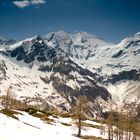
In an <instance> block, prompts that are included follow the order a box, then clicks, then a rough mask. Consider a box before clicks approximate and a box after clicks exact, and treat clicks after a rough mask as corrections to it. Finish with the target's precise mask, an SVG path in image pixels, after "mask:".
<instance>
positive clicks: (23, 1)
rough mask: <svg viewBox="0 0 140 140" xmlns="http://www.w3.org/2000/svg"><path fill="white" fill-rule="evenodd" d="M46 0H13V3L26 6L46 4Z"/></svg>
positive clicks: (22, 6)
mask: <svg viewBox="0 0 140 140" xmlns="http://www.w3.org/2000/svg"><path fill="white" fill-rule="evenodd" d="M44 3H45V0H20V1H13V4H15V5H16V6H17V7H19V8H25V7H27V6H30V5H39V4H44Z"/></svg>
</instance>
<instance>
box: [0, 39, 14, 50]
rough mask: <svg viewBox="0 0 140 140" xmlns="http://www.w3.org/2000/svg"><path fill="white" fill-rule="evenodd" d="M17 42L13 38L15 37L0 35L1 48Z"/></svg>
mask: <svg viewBox="0 0 140 140" xmlns="http://www.w3.org/2000/svg"><path fill="white" fill-rule="evenodd" d="M14 43H16V40H13V39H6V38H4V37H2V36H0V48H1V47H5V46H9V45H12V44H14Z"/></svg>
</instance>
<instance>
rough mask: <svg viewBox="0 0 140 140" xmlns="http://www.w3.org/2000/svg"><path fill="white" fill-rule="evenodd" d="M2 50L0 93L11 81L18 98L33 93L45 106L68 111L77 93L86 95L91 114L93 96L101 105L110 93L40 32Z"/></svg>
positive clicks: (31, 95) (92, 75)
mask: <svg viewBox="0 0 140 140" xmlns="http://www.w3.org/2000/svg"><path fill="white" fill-rule="evenodd" d="M1 54H3V55H4V56H2V55H1V65H0V66H1V73H2V77H1V82H2V84H1V85H0V87H1V89H2V90H1V94H4V92H5V89H3V88H2V87H3V86H4V83H5V85H6V86H5V88H8V87H7V86H9V85H10V83H12V87H13V89H12V90H13V92H14V93H15V94H16V95H17V94H18V95H17V97H18V98H21V99H23V100H24V99H25V98H28V99H29V100H31V97H33V98H35V99H36V100H35V101H36V102H37V101H38V102H39V104H41V105H42V103H43V104H44V102H45V104H46V105H44V106H43V107H46V106H47V107H55V108H59V109H61V110H65V111H71V109H72V106H74V105H75V103H76V99H77V97H78V96H79V95H85V96H87V98H88V99H89V101H90V102H91V107H90V108H89V113H90V114H93V109H94V107H93V106H94V104H93V103H94V100H96V101H97V104H98V103H99V102H101V103H102V104H100V105H99V104H98V105H99V106H100V107H102V106H103V103H105V102H106V101H107V100H108V99H110V97H111V96H110V94H109V92H108V91H107V90H106V89H105V88H104V87H102V86H99V85H98V84H96V83H95V81H94V77H95V75H94V74H93V73H92V72H91V71H89V70H88V69H86V68H84V67H82V66H81V65H79V64H78V63H76V62H74V61H73V60H72V59H70V58H69V57H68V56H67V54H66V53H65V52H64V51H63V50H62V49H61V48H57V49H55V48H54V47H51V46H48V45H47V44H46V43H45V41H44V40H43V39H42V38H41V37H40V36H35V37H33V38H29V39H26V40H23V41H21V42H18V43H16V44H14V45H11V46H8V47H5V48H3V49H1ZM9 58H10V60H9ZM9 71H10V72H9ZM12 79H14V80H12ZM6 83H8V84H9V85H8V84H6ZM24 92H25V94H24ZM33 101H34V100H33ZM31 102H32V101H31ZM98 109H100V108H98ZM100 111H102V110H100Z"/></svg>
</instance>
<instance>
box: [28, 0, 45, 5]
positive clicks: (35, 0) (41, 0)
mask: <svg viewBox="0 0 140 140" xmlns="http://www.w3.org/2000/svg"><path fill="white" fill-rule="evenodd" d="M44 3H45V0H31V4H44Z"/></svg>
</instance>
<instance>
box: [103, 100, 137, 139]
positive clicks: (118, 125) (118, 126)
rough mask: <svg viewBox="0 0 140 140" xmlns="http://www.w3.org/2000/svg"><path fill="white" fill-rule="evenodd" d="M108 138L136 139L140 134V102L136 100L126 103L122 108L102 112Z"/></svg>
mask: <svg viewBox="0 0 140 140" xmlns="http://www.w3.org/2000/svg"><path fill="white" fill-rule="evenodd" d="M104 118H105V121H104V123H106V124H107V129H108V130H107V132H108V140H113V139H114V140H136V139H137V136H140V104H137V101H135V102H131V103H126V102H124V105H123V106H122V109H118V108H117V107H116V110H115V111H114V110H111V111H109V112H106V113H105V114H104ZM103 131H104V130H103Z"/></svg>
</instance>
